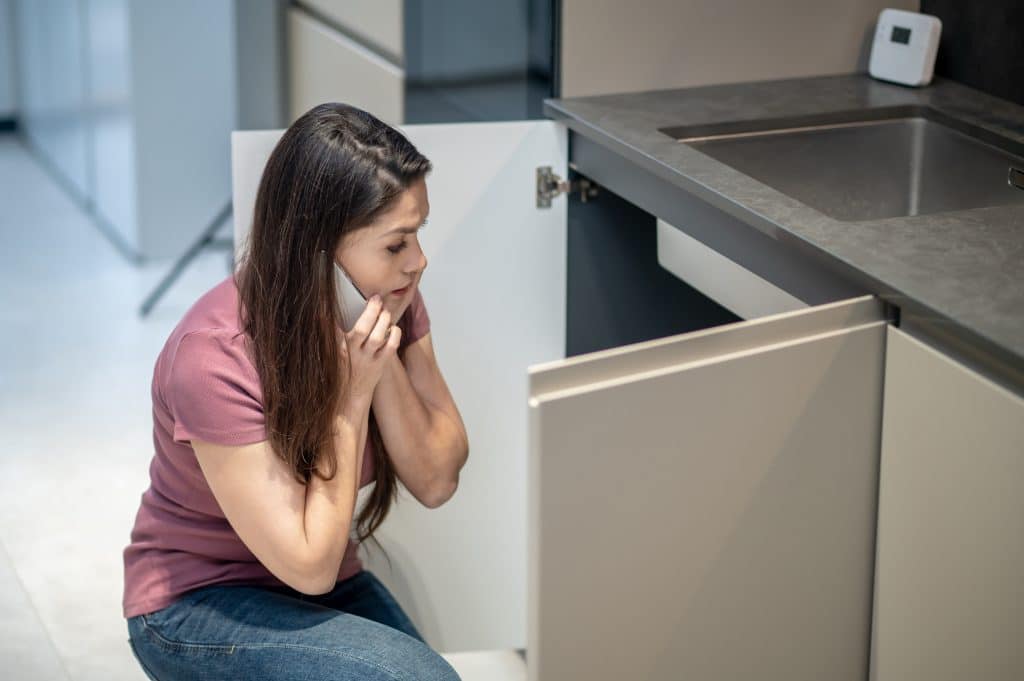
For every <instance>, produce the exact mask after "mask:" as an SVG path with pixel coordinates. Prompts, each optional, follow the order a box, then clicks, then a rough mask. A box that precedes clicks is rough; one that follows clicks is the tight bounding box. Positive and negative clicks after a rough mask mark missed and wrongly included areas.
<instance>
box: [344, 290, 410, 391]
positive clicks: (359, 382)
mask: <svg viewBox="0 0 1024 681" xmlns="http://www.w3.org/2000/svg"><path fill="white" fill-rule="evenodd" d="M338 331H339V336H340V337H341V341H340V344H341V352H342V354H343V355H347V356H348V363H349V386H350V391H349V394H350V395H351V396H352V397H356V398H361V399H365V400H366V401H367V403H369V401H370V400H371V399H372V398H373V391H374V390H375V389H376V387H377V383H378V382H379V381H380V377H381V375H383V373H384V366H385V364H386V363H387V361H388V360H389V359H391V357H393V356H394V355H395V353H396V352H397V351H398V343H399V342H400V341H401V339H402V330H401V329H399V328H398V326H392V325H391V313H390V312H388V311H387V310H385V309H384V303H383V301H382V300H381V297H380V296H379V295H374V296H373V297H372V298H370V300H369V302H368V303H367V304H366V309H365V310H363V313H362V314H361V315H359V319H358V320H357V321H356V324H355V326H353V327H352V330H351V331H349V332H347V333H344V332H342V331H341V329H338Z"/></svg>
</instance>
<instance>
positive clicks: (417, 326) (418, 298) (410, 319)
mask: <svg viewBox="0 0 1024 681" xmlns="http://www.w3.org/2000/svg"><path fill="white" fill-rule="evenodd" d="M401 325H402V342H401V345H402V346H403V347H404V346H406V345H412V344H413V343H415V342H416V341H418V340H419V339H420V338H423V337H424V336H426V335H427V333H428V332H429V331H430V316H429V315H428V314H427V306H426V304H424V302H423V293H422V292H420V289H419V287H418V286H417V287H416V292H415V293H414V294H413V297H412V301H411V302H410V303H409V307H407V308H406V309H405V312H404V313H403V314H402V320H401Z"/></svg>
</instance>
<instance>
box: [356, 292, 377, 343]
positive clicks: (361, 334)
mask: <svg viewBox="0 0 1024 681" xmlns="http://www.w3.org/2000/svg"><path fill="white" fill-rule="evenodd" d="M383 308H384V301H383V300H381V298H380V296H378V295H374V296H372V297H371V298H370V300H368V301H367V303H366V309H365V310H363V313H362V314H361V315H359V319H358V320H357V321H356V323H355V326H353V327H352V333H353V334H354V335H355V337H356V338H358V339H359V344H360V345H362V344H363V342H364V341H365V339H366V337H367V336H369V335H370V333H371V332H372V331H373V329H374V326H375V325H376V324H377V317H378V316H379V315H380V312H381V310H382V309H383Z"/></svg>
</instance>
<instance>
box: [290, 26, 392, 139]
mask: <svg viewBox="0 0 1024 681" xmlns="http://www.w3.org/2000/svg"><path fill="white" fill-rule="evenodd" d="M288 43H289V45H290V48H289V54H290V59H289V63H288V75H289V88H290V89H289V107H290V113H289V116H290V118H289V120H295V119H296V118H298V117H299V116H301V115H302V114H303V113H305V112H306V111H308V110H309V109H311V108H312V107H314V106H316V105H317V104H320V103H321V102H335V101H344V102H346V103H348V104H352V105H353V106H358V107H359V108H361V109H365V110H367V111H372V112H373V113H374V115H375V116H377V117H378V118H380V119H381V120H383V121H386V122H388V123H391V124H392V125H395V124H397V123H400V122H401V121H402V116H403V107H404V91H405V73H404V71H403V70H402V69H401V68H400V67H399V66H396V65H395V64H394V63H392V62H390V61H388V60H387V59H385V58H384V57H382V56H380V55H378V54H377V53H375V52H373V51H372V50H369V49H367V48H366V47H364V46H363V45H361V44H359V43H358V42H356V41H355V40H353V39H352V38H351V37H349V36H347V35H345V34H344V33H342V32H341V31H339V30H337V29H336V28H334V27H333V26H330V25H328V24H325V23H323V22H321V21H320V20H318V19H317V18H315V17H312V16H310V15H309V14H308V13H306V12H305V11H303V10H301V9H296V8H294V7H291V8H289V9H288Z"/></svg>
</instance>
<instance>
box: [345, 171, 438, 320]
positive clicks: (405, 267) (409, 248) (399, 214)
mask: <svg viewBox="0 0 1024 681" xmlns="http://www.w3.org/2000/svg"><path fill="white" fill-rule="evenodd" d="M429 212H430V204H429V203H428V201H427V183H426V181H425V180H424V179H423V178H420V179H418V180H416V181H415V182H413V183H412V184H411V185H409V188H408V189H406V190H405V191H404V192H402V193H401V194H399V195H398V197H397V198H396V199H395V200H394V201H393V202H392V205H391V206H389V207H388V209H387V210H386V211H385V212H383V213H381V214H380V215H378V216H377V218H376V219H375V220H374V221H373V222H371V223H370V224H369V225H367V226H366V227H363V228H360V229H357V230H355V231H353V232H350V233H348V234H346V235H345V236H344V238H342V241H341V244H340V245H339V246H338V250H337V252H336V253H335V255H334V257H335V260H337V261H338V263H339V264H340V265H341V267H342V269H344V270H345V271H346V272H348V275H349V277H351V278H352V281H353V282H354V283H355V285H356V288H358V289H359V291H360V292H361V293H362V294H363V296H364V297H365V298H366V299H367V300H369V299H370V297H372V296H373V294H375V293H377V294H380V296H381V299H382V300H383V301H384V309H386V310H388V311H389V312H390V313H391V321H392V322H394V321H395V320H397V319H398V318H399V317H401V316H402V314H403V313H404V312H405V309H406V308H407V307H408V306H409V302H410V301H412V296H413V293H415V291H416V287H417V286H418V285H419V283H420V278H421V277H422V276H423V270H424V269H426V267H427V257H426V256H425V255H423V249H421V248H420V242H419V237H418V236H417V232H418V231H419V229H420V228H421V227H422V225H423V223H424V221H426V219H427V213H429ZM403 287H404V288H403ZM396 289H402V290H401V291H398V292H397V293H396Z"/></svg>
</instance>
